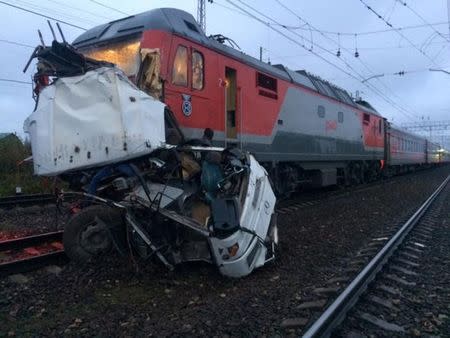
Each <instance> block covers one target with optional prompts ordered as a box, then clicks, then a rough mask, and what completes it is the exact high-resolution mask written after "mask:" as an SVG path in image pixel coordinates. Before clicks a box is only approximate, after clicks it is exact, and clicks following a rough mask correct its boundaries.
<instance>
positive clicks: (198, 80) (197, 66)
mask: <svg viewBox="0 0 450 338" xmlns="http://www.w3.org/2000/svg"><path fill="white" fill-rule="evenodd" d="M203 77H204V70H203V55H202V54H201V53H200V52H197V51H195V50H194V51H193V52H192V88H193V89H198V90H201V89H203Z"/></svg>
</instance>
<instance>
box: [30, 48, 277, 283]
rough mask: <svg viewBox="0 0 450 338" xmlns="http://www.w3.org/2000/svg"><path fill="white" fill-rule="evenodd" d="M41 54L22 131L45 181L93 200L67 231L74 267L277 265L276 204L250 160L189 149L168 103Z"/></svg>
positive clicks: (81, 63) (198, 144) (121, 78)
mask: <svg viewBox="0 0 450 338" xmlns="http://www.w3.org/2000/svg"><path fill="white" fill-rule="evenodd" d="M32 57H36V58H37V59H38V67H37V69H38V72H37V74H36V75H35V82H36V84H37V86H36V90H35V92H36V95H37V104H36V109H35V111H34V112H33V113H32V114H31V115H30V116H29V117H28V118H27V120H26V121H25V124H24V129H25V131H26V132H27V133H29V135H30V139H31V144H32V151H33V162H34V169H35V173H36V174H38V175H46V176H56V175H57V176H59V177H61V178H62V179H64V180H66V181H68V182H69V184H70V186H71V187H72V188H74V189H75V190H78V191H79V192H80V194H82V195H83V196H84V200H83V203H82V208H81V210H80V211H78V212H77V213H76V214H75V215H74V216H73V217H72V219H71V220H70V221H69V223H68V224H67V225H66V228H65V230H64V248H65V251H66V253H67V255H68V256H69V257H70V258H71V259H73V260H75V261H78V262H87V261H89V260H90V259H92V258H94V257H96V256H99V255H104V254H105V253H108V252H109V251H110V250H112V249H113V248H117V249H119V250H118V251H119V252H121V253H126V252H127V250H130V249H131V250H132V254H133V255H138V256H139V257H141V258H142V259H143V260H150V259H152V260H157V261H158V262H159V263H161V264H163V265H165V266H166V267H167V268H169V269H172V268H173V267H174V266H175V265H177V264H180V263H183V262H187V261H205V262H209V263H211V264H214V265H216V266H217V267H218V269H219V271H220V272H221V273H222V274H223V275H226V276H230V277H241V276H245V275H247V274H249V273H250V272H252V271H253V269H255V268H257V267H261V266H263V265H264V264H266V263H267V262H269V261H271V260H273V259H274V257H275V252H274V251H275V246H276V244H277V224H276V217H275V214H274V212H275V202H276V199H275V195H274V193H273V190H272V186H271V183H270V180H269V178H268V175H267V172H266V170H265V169H264V168H263V167H262V166H261V165H260V164H259V163H258V162H257V161H256V160H255V158H254V157H253V156H252V155H251V154H249V153H247V152H244V151H241V150H239V149H236V148H226V149H224V148H217V147H211V146H208V145H206V144H204V143H203V142H202V141H201V140H190V141H186V140H185V139H184V136H183V134H182V132H181V130H180V129H179V128H178V126H177V123H176V120H175V119H174V117H173V115H172V114H171V112H170V110H169V109H168V107H167V106H166V105H164V104H163V103H161V102H160V101H158V100H157V99H156V98H154V97H153V96H151V95H148V94H147V93H145V92H144V91H142V90H140V89H139V88H137V87H136V86H135V85H134V84H133V83H132V82H131V81H129V79H128V78H127V77H126V75H125V74H124V73H123V72H122V71H121V70H120V69H118V68H117V67H115V66H114V65H113V64H110V63H106V62H100V61H95V60H92V59H89V58H87V57H84V56H83V55H81V54H79V53H78V52H77V51H75V50H74V49H73V48H72V47H71V46H70V45H68V44H66V43H58V42H56V41H54V42H53V44H52V46H51V47H38V48H37V49H36V50H35V52H34V53H33V55H32Z"/></svg>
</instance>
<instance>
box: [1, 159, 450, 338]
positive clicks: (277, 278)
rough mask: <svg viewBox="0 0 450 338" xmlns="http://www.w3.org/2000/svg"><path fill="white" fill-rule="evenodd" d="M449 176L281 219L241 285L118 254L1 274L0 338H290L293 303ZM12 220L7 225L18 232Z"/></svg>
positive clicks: (207, 272)
mask: <svg viewBox="0 0 450 338" xmlns="http://www.w3.org/2000/svg"><path fill="white" fill-rule="evenodd" d="M449 173H450V168H449V167H448V166H447V167H442V168H437V169H432V170H428V171H423V172H419V173H415V174H411V175H405V176H400V177H396V178H393V179H391V180H388V181H384V182H382V183H380V184H379V185H376V186H373V187H371V188H370V189H366V190H362V191H359V192H358V191H357V192H354V193H351V194H346V195H344V196H342V197H340V198H336V199H332V200H329V201H324V202H323V203H322V204H319V205H314V206H312V207H307V208H302V209H298V210H297V211H295V212H292V213H289V214H282V215H280V216H279V219H278V222H279V235H280V248H279V253H278V257H277V259H276V260H275V262H274V263H273V264H270V265H267V266H264V267H263V268H261V269H259V270H256V271H254V272H253V273H252V274H251V275H250V276H248V277H246V278H242V279H230V278H225V277H223V276H221V275H220V274H219V273H218V272H217V270H216V269H215V268H214V267H213V266H209V265H205V264H189V265H183V266H181V267H179V268H177V269H176V270H175V271H174V272H168V271H167V270H165V269H164V268H163V267H160V266H156V265H154V264H151V263H139V265H138V271H137V269H136V266H135V265H134V264H133V263H132V262H131V261H130V259H129V258H121V257H116V256H111V257H108V258H107V259H104V260H102V261H99V262H97V263H95V264H93V265H91V266H85V267H79V266H75V265H73V264H68V265H66V266H64V267H61V268H59V267H49V268H48V269H45V270H41V271H37V272H33V273H27V274H24V275H21V276H14V277H6V278H0V336H8V335H10V336H14V335H17V336H36V335H43V336H61V335H68V336H102V337H103V336H105V337H106V336H117V335H120V336H151V335H155V336H167V335H170V336H186V335H188V336H198V335H204V336H227V335H230V336H231V335H232V336H255V335H269V336H273V335H277V334H281V335H284V334H286V333H294V334H295V333H296V332H295V331H294V332H292V331H286V329H285V328H283V327H282V326H281V323H282V322H283V320H284V319H286V318H292V317H296V315H297V312H298V310H297V306H298V304H300V303H301V302H304V301H305V300H308V299H310V298H311V297H312V296H311V292H312V290H313V289H314V288H315V287H317V286H322V285H323V283H325V281H327V280H328V279H330V278H332V277H334V276H338V275H342V269H344V267H345V262H346V261H348V260H349V258H352V257H353V256H354V255H355V253H356V252H357V251H358V250H359V249H361V248H364V247H365V245H367V243H368V242H369V240H370V239H371V238H373V237H374V236H376V235H377V234H379V233H383V232H384V231H386V229H389V228H392V227H393V226H396V225H397V223H398V222H399V221H400V220H402V219H404V218H405V217H407V216H408V215H410V214H411V213H412V212H413V211H414V209H415V208H417V207H418V206H419V205H420V204H421V203H422V202H423V201H424V200H425V199H426V198H427V197H428V195H429V194H431V192H432V191H433V190H434V189H435V188H436V187H437V186H438V185H439V184H440V183H441V182H442V181H443V179H444V178H445V177H446V176H447V175H448V174H449ZM2 217H3V219H5V216H4V215H3V216H2ZM8 217H9V216H8ZM8 217H6V218H7V219H8V220H10V219H11V218H12V216H11V217H9V218H8ZM14 217H15V218H14V219H15V221H11V220H10V221H9V222H10V223H14V222H19V223H18V224H19V225H18V226H20V227H24V226H25V224H24V222H23V221H20V220H18V218H17V217H18V216H17V214H16V216H14ZM19 218H20V217H19ZM1 219H2V218H0V220H1ZM33 219H34V218H31V220H33ZM31 220H30V221H31ZM47 221H48V222H54V220H51V217H50V215H48V219H47ZM44 223H45V222H44ZM52 224H53V223H52ZM298 332H300V331H298Z"/></svg>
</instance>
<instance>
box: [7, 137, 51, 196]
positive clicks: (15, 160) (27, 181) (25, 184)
mask: <svg viewBox="0 0 450 338" xmlns="http://www.w3.org/2000/svg"><path fill="white" fill-rule="evenodd" d="M30 155H31V147H30V144H29V142H25V143H23V142H22V141H21V140H20V138H19V137H17V135H15V134H8V135H6V136H5V135H3V137H2V138H0V196H8V195H14V194H15V193H16V186H20V187H21V188H22V192H23V193H25V194H32V193H44V192H50V190H51V188H50V184H47V180H46V179H45V178H42V177H37V176H34V175H33V167H32V165H31V164H30V163H22V164H20V163H21V162H22V161H23V160H24V159H25V158H27V157H29V156H30Z"/></svg>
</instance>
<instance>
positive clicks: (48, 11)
mask: <svg viewBox="0 0 450 338" xmlns="http://www.w3.org/2000/svg"><path fill="white" fill-rule="evenodd" d="M14 4H15V5H17V6H19V5H20V6H22V7H24V8H26V9H28V10H33V11H38V12H40V13H45V15H52V16H55V17H58V18H61V19H63V20H69V21H70V22H76V23H80V24H81V22H82V23H85V24H88V25H91V26H92V25H95V24H96V22H95V21H93V20H92V19H89V18H87V17H85V15H83V16H79V15H77V14H76V13H74V11H66V10H61V9H59V8H58V7H57V6H53V5H50V6H44V5H43V4H41V3H38V4H37V3H36V2H32V1H26V0H15V1H14Z"/></svg>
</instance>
